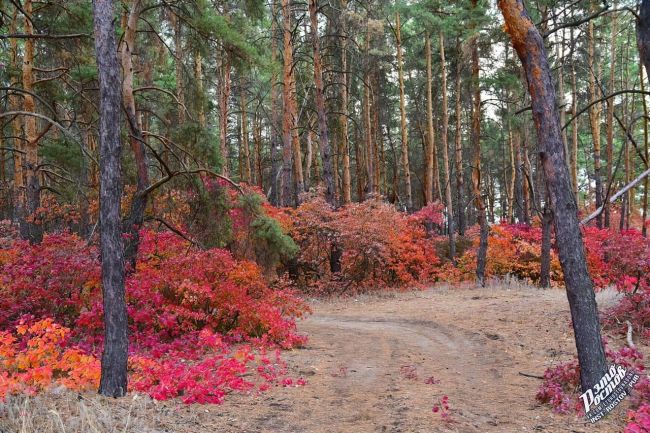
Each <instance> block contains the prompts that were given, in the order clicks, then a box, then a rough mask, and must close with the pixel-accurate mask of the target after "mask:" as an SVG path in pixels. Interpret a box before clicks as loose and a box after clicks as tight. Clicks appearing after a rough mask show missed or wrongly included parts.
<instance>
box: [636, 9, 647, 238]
mask: <svg viewBox="0 0 650 433" xmlns="http://www.w3.org/2000/svg"><path fill="white" fill-rule="evenodd" d="M636 38H637V46H638V48H639V57H640V58H641V64H642V65H643V67H644V68H645V72H646V76H648V77H650V0H642V2H641V7H640V9H639V19H638V20H637V24H636ZM641 82H642V83H643V82H644V80H641ZM643 107H644V113H645V115H646V119H645V120H644V128H645V130H644V139H645V142H644V152H645V158H646V161H648V130H647V128H648V126H647V115H648V109H647V102H646V97H645V96H643ZM646 168H647V167H646ZM643 185H644V187H643V234H644V236H645V235H646V234H647V229H646V226H645V222H646V217H647V209H648V178H647V177H646V178H645V180H644V183H643Z"/></svg>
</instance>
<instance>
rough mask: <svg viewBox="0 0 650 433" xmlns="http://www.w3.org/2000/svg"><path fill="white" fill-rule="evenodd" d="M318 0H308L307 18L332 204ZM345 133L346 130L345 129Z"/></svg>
mask: <svg viewBox="0 0 650 433" xmlns="http://www.w3.org/2000/svg"><path fill="white" fill-rule="evenodd" d="M317 1H318V0H309V18H310V20H311V38H312V49H313V53H314V87H315V91H316V114H317V115H318V144H319V147H320V155H321V160H322V163H323V181H324V182H325V200H327V202H328V203H329V204H331V205H332V206H334V205H335V204H336V203H335V195H334V175H333V173H332V149H331V147H330V141H329V132H328V128H327V112H326V109H325V85H324V84H323V65H322V61H321V55H320V38H319V36H318V15H317V12H318V4H317ZM346 135H347V131H346Z"/></svg>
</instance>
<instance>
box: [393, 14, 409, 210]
mask: <svg viewBox="0 0 650 433" xmlns="http://www.w3.org/2000/svg"><path fill="white" fill-rule="evenodd" d="M395 38H396V44H397V73H398V78H399V112H400V130H401V133H402V170H403V171H404V187H405V190H406V191H405V194H406V207H407V209H408V210H409V211H411V210H413V192H412V189H411V168H410V165H409V143H408V129H407V128H408V126H407V124H406V98H405V95H404V71H403V68H402V63H403V61H402V35H401V23H400V18H399V12H398V13H397V14H396V16H395Z"/></svg>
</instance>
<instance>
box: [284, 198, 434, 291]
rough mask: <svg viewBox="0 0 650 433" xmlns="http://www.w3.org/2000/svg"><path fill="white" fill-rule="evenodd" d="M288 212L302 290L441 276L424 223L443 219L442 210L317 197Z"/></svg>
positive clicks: (403, 283) (401, 283)
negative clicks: (334, 203) (338, 204)
mask: <svg viewBox="0 0 650 433" xmlns="http://www.w3.org/2000/svg"><path fill="white" fill-rule="evenodd" d="M288 212H289V215H290V216H291V219H292V221H293V225H292V227H291V231H290V234H291V236H292V237H293V239H294V240H295V242H296V243H297V244H298V246H299V247H300V253H299V255H298V258H297V261H296V263H295V270H294V278H295V279H296V281H297V283H298V285H299V287H301V288H303V289H304V290H307V291H311V292H315V293H324V292H329V293H331V292H337V293H341V292H354V291H364V290H372V289H381V288H386V287H393V288H399V287H413V286H417V285H420V284H425V283H429V282H433V281H435V280H436V279H437V276H438V272H439V269H440V260H439V259H438V256H437V255H436V251H435V248H434V244H433V242H432V240H431V239H430V238H429V237H428V236H427V233H426V230H425V226H424V224H423V223H424V221H425V220H429V219H430V220H432V221H433V222H438V223H440V222H441V221H442V215H441V213H440V211H439V210H438V209H435V208H425V209H424V210H423V211H421V212H420V213H418V214H414V215H410V216H409V215H406V214H405V213H403V212H399V211H397V210H396V209H395V207H394V206H392V205H390V204H387V203H384V202H382V201H380V200H366V201H364V202H362V203H354V204H350V205H347V206H345V207H342V208H339V209H333V208H332V207H331V206H330V205H329V204H327V203H326V202H325V200H323V199H322V198H315V199H312V200H310V201H308V202H305V203H303V204H302V205H301V206H299V207H298V208H297V209H295V210H289V211H288ZM337 252H338V253H339V254H340V257H339V258H337V257H336V254H337ZM335 261H339V262H340V263H339V266H340V270H338V271H337V270H336V268H335V266H336V265H335V264H334V263H333V262H335Z"/></svg>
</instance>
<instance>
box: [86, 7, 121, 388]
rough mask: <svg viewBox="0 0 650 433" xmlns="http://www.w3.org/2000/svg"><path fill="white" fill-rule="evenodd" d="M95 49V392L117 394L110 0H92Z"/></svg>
mask: <svg viewBox="0 0 650 433" xmlns="http://www.w3.org/2000/svg"><path fill="white" fill-rule="evenodd" d="M93 12H94V30H95V50H96V55H97V67H98V78H99V95H100V103H99V111H100V117H99V142H100V154H99V163H100V177H101V182H100V192H99V194H100V200H99V202H100V220H101V224H102V229H101V254H102V291H103V298H104V352H103V354H102V372H101V381H100V385H99V393H100V394H102V395H105V396H108V397H121V396H123V395H124V394H126V390H127V374H126V373H127V357H128V344H129V340H128V334H127V331H128V328H127V326H128V324H127V311H126V300H125V292H124V258H123V249H122V230H121V227H120V199H121V198H122V184H121V182H122V179H121V165H120V153H121V152H120V150H121V146H122V145H121V142H120V129H119V128H117V127H116V125H119V124H120V90H119V89H120V70H119V65H118V63H117V56H116V49H115V28H114V25H113V1H112V0H94V1H93Z"/></svg>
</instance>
